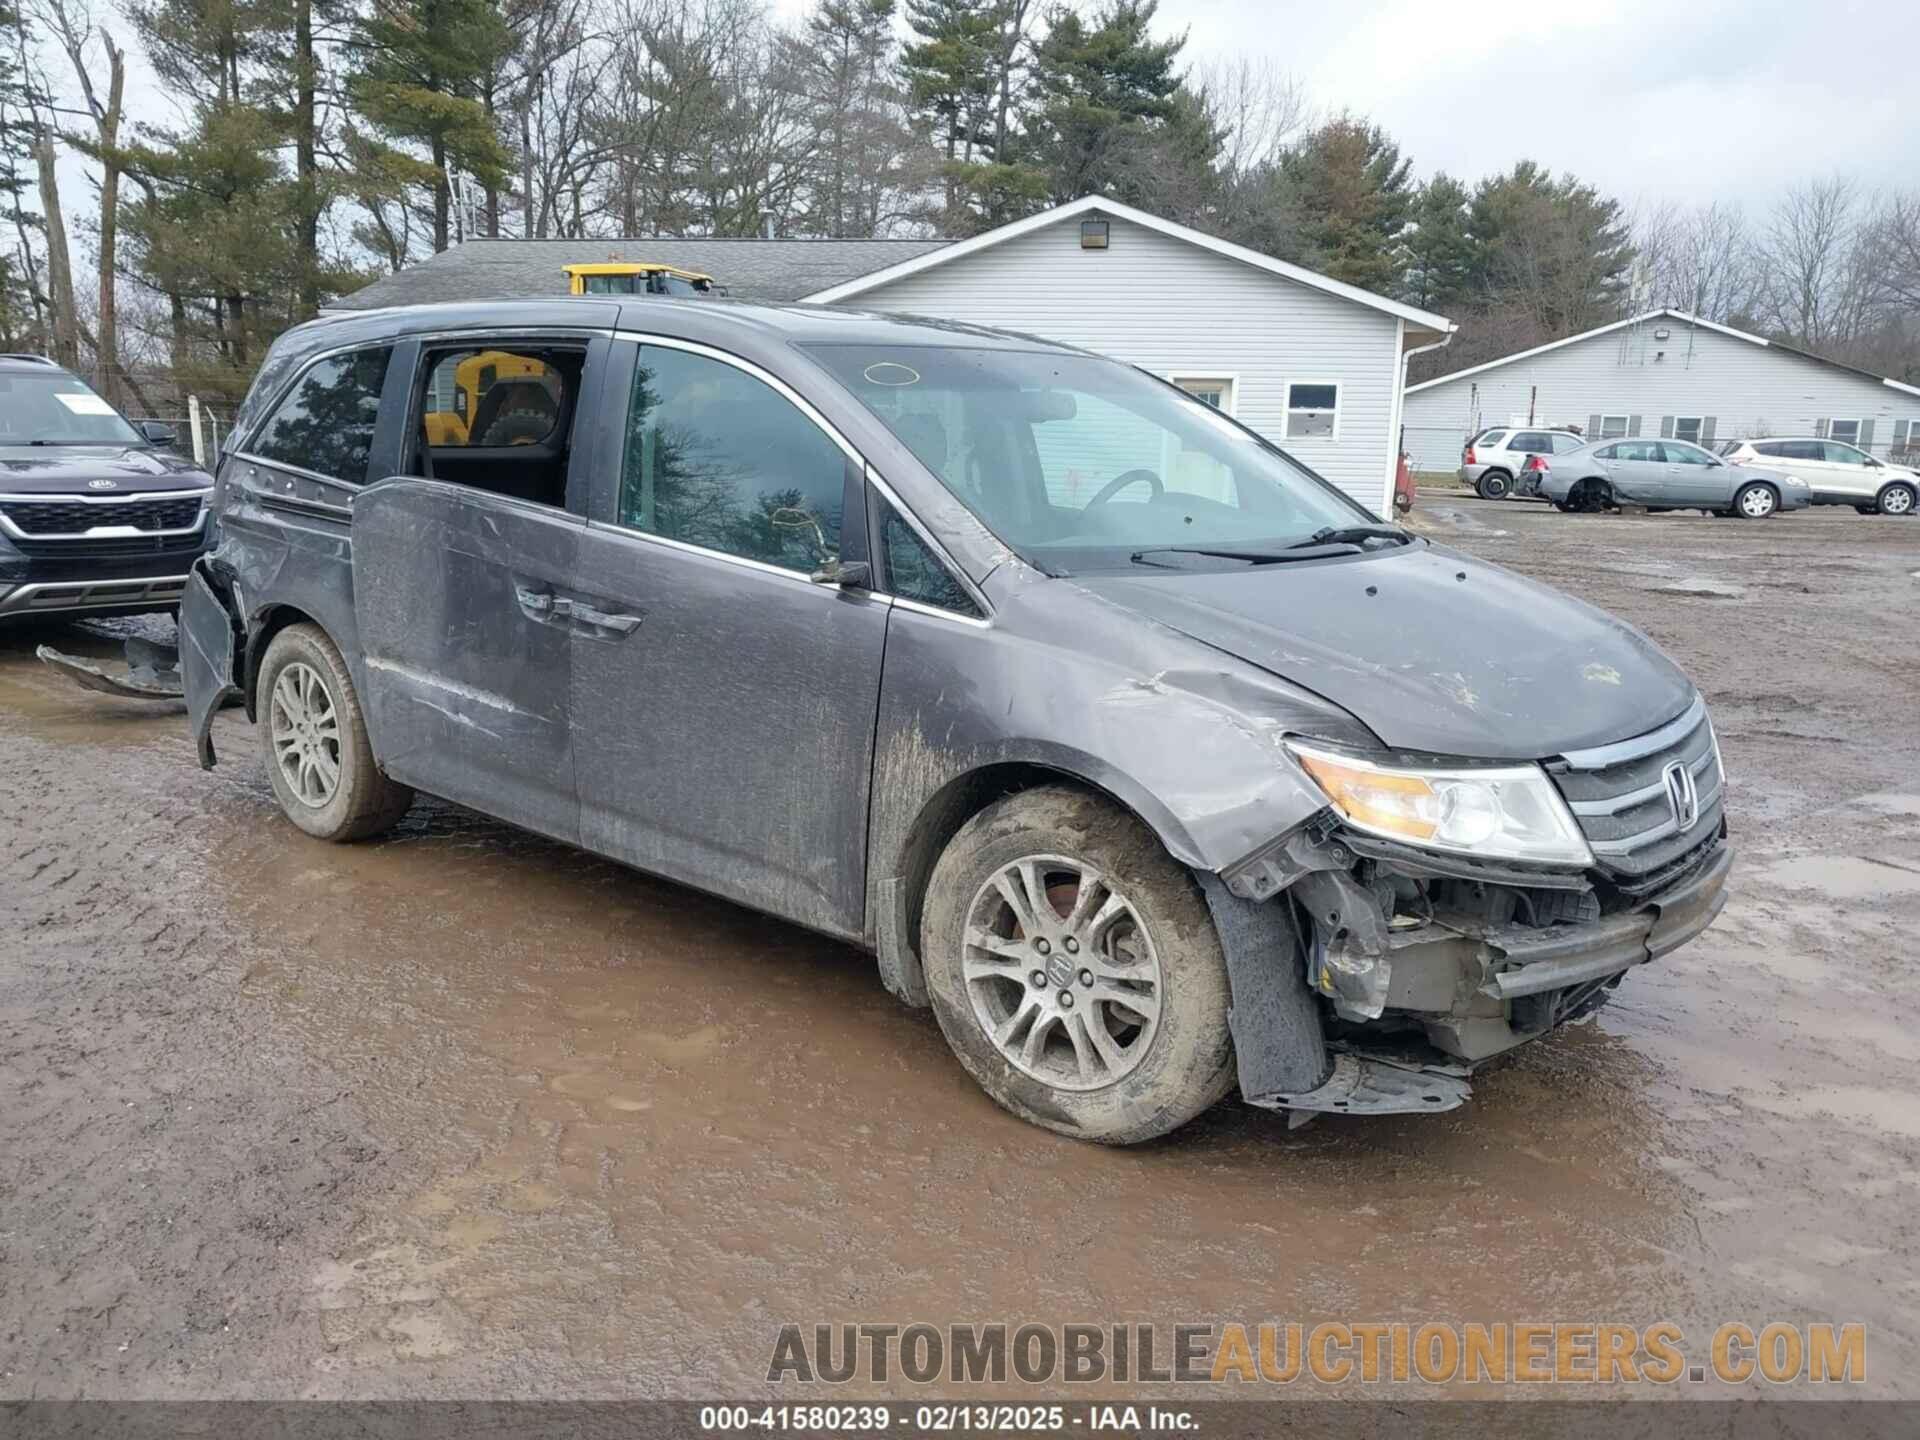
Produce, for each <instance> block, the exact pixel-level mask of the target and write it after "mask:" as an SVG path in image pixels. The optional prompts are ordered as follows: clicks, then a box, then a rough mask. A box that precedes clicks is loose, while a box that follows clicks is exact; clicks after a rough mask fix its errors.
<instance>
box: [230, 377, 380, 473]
mask: <svg viewBox="0 0 1920 1440" xmlns="http://www.w3.org/2000/svg"><path fill="white" fill-rule="evenodd" d="M392 353H393V352H392V350H391V349H389V348H388V347H386V346H384V345H383V346H381V347H379V348H378V349H373V350H352V351H349V352H347V353H346V354H344V355H334V356H331V357H329V358H328V359H325V360H322V361H320V362H319V363H318V364H316V365H314V366H313V367H312V368H310V369H309V370H308V371H307V372H306V374H304V375H302V376H301V377H300V379H299V380H298V381H297V382H295V384H294V387H293V390H292V391H291V392H290V393H289V394H288V395H287V398H286V399H284V400H282V401H281V402H280V405H279V408H277V409H276V410H275V411H274V412H273V415H272V416H271V417H270V418H269V419H268V421H267V423H266V425H265V426H264V427H262V429H261V431H260V434H259V436H258V437H257V438H256V439H255V440H254V442H253V444H252V445H251V446H250V447H249V448H250V449H251V450H252V451H253V453H254V454H256V455H258V456H260V457H261V458H262V459H266V460H277V461H279V462H280V463H281V464H283V465H297V466H299V467H300V468H301V469H303V470H312V471H314V472H315V473H316V474H320V475H331V476H332V477H333V478H334V479H336V480H345V481H347V482H349V483H350V484H354V485H358V484H361V483H362V482H364V481H365V480H366V478H367V459H368V456H369V455H370V454H371V453H372V451H373V422H374V421H375V420H376V419H377V418H378V417H379V413H380V388H381V386H383V385H385V384H386V381H387V359H388V357H389V356H390V355H391V354H392Z"/></svg>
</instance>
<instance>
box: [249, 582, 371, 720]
mask: <svg viewBox="0 0 1920 1440" xmlns="http://www.w3.org/2000/svg"><path fill="white" fill-rule="evenodd" d="M293 625H311V626H313V627H314V628H315V629H317V630H318V631H319V632H320V633H321V634H322V635H325V636H326V637H327V639H328V640H330V641H332V642H333V646H334V648H335V649H336V650H340V648H341V647H340V641H339V638H338V637H337V636H335V635H334V634H333V633H332V632H331V631H329V630H328V629H327V627H326V626H325V625H324V624H323V623H322V622H321V621H319V620H318V619H316V618H315V617H313V616H312V615H309V614H308V613H307V612H306V611H304V610H302V609H300V608H299V607H298V606H296V605H287V604H276V605H268V606H266V607H265V608H263V609H262V610H261V611H260V612H259V614H258V615H257V616H256V617H255V619H254V623H253V624H252V625H250V626H248V627H247V647H246V656H245V660H246V674H245V677H244V683H243V684H242V686H241V691H242V694H243V695H244V697H245V703H246V708H247V719H249V720H251V721H253V722H254V723H255V724H258V723H259V720H260V716H259V714H258V706H257V704H256V699H255V695H254V689H255V682H257V681H258V680H259V678H260V661H261V660H262V659H263V658H264V657H265V656H266V653H267V646H269V645H271V644H272V643H273V637H274V636H276V635H278V634H279V633H280V632H281V631H282V630H285V629H287V628H288V627H290V626H293ZM341 653H342V654H343V655H344V654H345V653H346V652H345V651H344V650H341Z"/></svg>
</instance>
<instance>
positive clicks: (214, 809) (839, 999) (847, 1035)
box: [0, 495, 1920, 1398]
mask: <svg viewBox="0 0 1920 1440" xmlns="http://www.w3.org/2000/svg"><path fill="white" fill-rule="evenodd" d="M1419 517H1420V518H1419V521H1418V523H1419V524H1420V525H1421V526H1422V527H1423V528H1425V529H1426V530H1427V531H1428V532H1429V533H1431V534H1433V535H1434V536H1435V537H1436V538H1439V539H1442V540H1444V541H1446V542H1447V543H1452V544H1457V545H1459V546H1461V547H1463V548H1465V549H1467V550H1470V551H1473V552H1475V553H1478V554H1481V555H1484V556H1486V557H1488V558H1490V559H1493V560H1495V561H1499V562H1501V563H1505V564H1508V565H1511V566H1513V567H1515V568H1516V569H1519V570H1522V571H1525V572H1527V573H1529V574H1532V575H1535V576H1538V577H1540V578H1543V579H1545V580H1548V581H1550V582H1552V583H1554V584H1557V585H1560V586H1563V587H1565V588H1566V589H1568V590H1570V591H1572V592H1574V593H1575V594H1578V595H1580V596H1583V597H1584V598H1586V599H1588V600H1591V601H1593V602H1594V603H1596V604H1599V605H1601V606H1604V607H1606V608H1608V609H1611V610H1613V611H1616V612H1617V613H1619V614H1622V615H1624V616H1626V617H1628V618H1629V619H1631V620H1633V621H1634V622H1635V623H1637V624H1639V625H1640V626H1642V627H1644V628H1645V629H1646V630H1647V631H1648V632H1649V633H1650V634H1651V635H1652V636H1653V637H1654V638H1655V639H1656V640H1657V641H1658V642H1659V643H1660V644H1661V645H1662V646H1664V647H1665V648H1666V649H1667V650H1668V651H1669V652H1670V653H1672V654H1673V655H1674V656H1675V657H1676V658H1677V659H1678V660H1679V661H1680V662H1681V663H1682V664H1683V665H1684V666H1686V667H1687V669H1688V670H1689V671H1690V672H1691V673H1692V674H1693V676H1694V677H1695V678H1696V679H1697V680H1698V681H1699V683H1700V684H1701V686H1702V687H1703V688H1704V690H1705V691H1706V693H1707V696H1708V698H1709V700H1710V701H1711V702H1712V704H1713V706H1714V713H1715V716H1716V720H1717V723H1718V726H1719V730H1720V734H1721V737H1722V741H1723V744H1724V747H1725V750H1726V755H1727V761H1728V765H1729V767H1730V769H1731V776H1732V778H1731V787H1732V798H1731V812H1732V814H1733V816H1734V824H1735V827H1736V844H1737V845H1738V847H1739V859H1738V862H1737V868H1736V872H1735V879H1734V896H1733V899H1732V902H1731V903H1730V904H1729V906H1728V907H1727V910H1726V913H1725V915H1724V917H1723V918H1722V919H1721V920H1720V922H1719V923H1718V924H1717V925H1716V926H1715V927H1714V929H1713V930H1712V931H1710V932H1709V933H1708V934H1707V935H1706V936H1705V937H1704V938H1703V939H1702V940H1700V941H1698V942H1696V943H1695V944H1693V945H1692V946H1690V947H1688V948H1686V949H1684V950H1682V951H1681V952H1679V953H1677V954H1676V955H1674V956H1671V957H1669V958H1668V959H1666V960H1664V961H1661V962H1659V963H1657V964H1655V965H1654V966H1652V967H1649V968H1648V969H1647V970H1645V971H1643V972H1640V973H1638V974H1636V975H1634V976H1632V977H1630V978H1629V979H1628V981H1627V982H1626V983H1625V985H1624V986H1623V987H1622V989H1621V990H1620V992H1619V995H1618V998H1617V999H1616V1000H1615V1002H1614V1003H1613V1004H1612V1005H1611V1006H1610V1007H1609V1008H1608V1009H1606V1010H1605V1011H1603V1012H1602V1013H1601V1014H1600V1016H1599V1017H1598V1018H1597V1019H1596V1020H1594V1021H1593V1022H1591V1023H1588V1024H1585V1025H1582V1026H1578V1027H1575V1028H1573V1029H1571V1030H1568V1031H1564V1032H1562V1033H1561V1034H1559V1035H1557V1036H1555V1037H1553V1038H1551V1039H1549V1040H1547V1041H1545V1042H1543V1043H1541V1044H1538V1045H1536V1046H1533V1047H1530V1048H1529V1049H1527V1050H1525V1051H1523V1052H1521V1053H1520V1054H1519V1055H1518V1056H1517V1057H1515V1058H1514V1059H1512V1060H1511V1061H1510V1062H1508V1063H1506V1064H1505V1065H1503V1066H1501V1067H1499V1068H1496V1069H1494V1070H1491V1071H1489V1072H1487V1073H1486V1074H1485V1075H1484V1076H1483V1077H1482V1078H1481V1079H1480V1080H1478V1081H1477V1082H1476V1092H1475V1098H1474V1100H1473V1101H1472V1103H1470V1104H1469V1105H1468V1106H1467V1107H1465V1108H1463V1109H1461V1110H1458V1111H1455V1112H1453V1113H1451V1114H1449V1115H1446V1116H1444V1117H1421V1118H1408V1119H1404V1120H1401V1119H1391V1120H1373V1121H1366V1120H1359V1119H1328V1120H1322V1121H1320V1122H1318V1123H1316V1124H1314V1125H1312V1126H1310V1127H1308V1128H1306V1129H1302V1130H1298V1131H1291V1132H1290V1131H1289V1130H1288V1129H1287V1128H1286V1124H1285V1121H1284V1119H1283V1118H1281V1117H1279V1116H1275V1115H1271V1114H1266V1113H1263V1112H1258V1111H1253V1110H1250V1109H1247V1108H1245V1107H1243V1106H1241V1105H1239V1104H1237V1103H1229V1104H1228V1105H1225V1106H1223V1107H1221V1108H1220V1109H1219V1110H1217V1111H1215V1112H1214V1113H1212V1114H1211V1115H1209V1116H1208V1117H1206V1118H1205V1119H1204V1120H1202V1121H1201V1122H1199V1123H1198V1124H1196V1125H1194V1126H1193V1127H1191V1128H1190V1129H1188V1130H1187V1131H1185V1132H1183V1133H1182V1134H1180V1135H1178V1136H1175V1137H1173V1138H1172V1139H1171V1140H1169V1141H1166V1142H1162V1143H1160V1144H1157V1145H1154V1146H1150V1147H1146V1148H1144V1149H1140V1150H1135V1151H1125V1152H1115V1151H1106V1150H1100V1149H1096V1148H1092V1147H1088V1146H1084V1145H1080V1144H1076V1143H1074V1142H1071V1141H1068V1140H1064V1139H1061V1138H1058V1137H1056V1136H1053V1135H1049V1134H1046V1133H1043V1132H1041V1131H1039V1130H1036V1129H1032V1128H1029V1127H1027V1126H1025V1125H1023V1124H1021V1123H1019V1122H1018V1121H1016V1120H1014V1119H1012V1118H1011V1117H1009V1116H1007V1115H1005V1114H1003V1113H1001V1112H1000V1111H999V1110H998V1109H996V1108H995V1107H994V1106H993V1105H992V1104H991V1102H989V1101H988V1100H987V1099H986V1098H985V1097H984V1096H983V1095H981V1094H979V1093H978V1092H977V1091H976V1090H975V1089H974V1087H973V1086H972V1084H971V1083H970V1082H969V1081H968V1080H967V1079H966V1077H965V1076H964V1075H963V1074H962V1073H961V1071H960V1068H959V1066H958V1065H957V1064H956V1063H955V1062H954V1061H953V1060H952V1059H951V1057H950V1056H949V1055H948V1054H947V1052H946V1050H945V1048H944V1046H943V1045H942V1043H941V1040H940V1037H939V1034H938V1032H937V1031H936V1029H935V1027H934V1025H933V1023H932V1021H931V1020H930V1019H929V1018H927V1017H925V1016H924V1015H920V1014H914V1013H910V1012H908V1011H905V1010H903V1009H901V1008H900V1007H899V1006H898V1005H896V1004H895V1003H894V1002H893V1001H892V1000H890V999H889V998H888V997H887V996H886V995H885V994H884V993H883V992H882V991H881V989H880V986H879V984H878V982H877V981H876V979H875V977H874V974H873V970H872V966H871V963H870V961H869V960H868V959H866V958H865V957H863V956H861V955H859V954H857V953H855V952H853V951H851V950H849V949H846V948H844V947H841V946H838V945H836V944H833V943H831V942H828V941H825V940H822V939H820V938H818V937H815V936H813V935H810V934H807V933H804V932H802V931H798V930H794V929H789V928H786V927H784V926H781V925H778V924H775V923H772V922H769V921H766V920H763V919H761V918H759V917H757V916H754V915H752V914H749V913H747V912H744V911H741V910H738V909H735V908H733V907H731V906H728V905H726V904H724V903H721V902H718V901H714V900H710V899H706V898H703V897H701V896H699V895H696V894H693V893H691V892H688V891H685V890H682V889H679V888H676V887H674V886H671V885H667V884H664V883H659V882H655V881H652V880H649V879H647V878H645V877H643V876H639V875H635V874H633V873H631V872H628V871H624V870H622V869H620V868H618V867H616V866H613V865H610V864H606V863H603V862H601V861H598V860H595V859H592V858H590V857H587V856H584V855H582V854H579V853H577V852H574V851H571V850H568V849H565V848H564V847H561V846H557V845H552V844H548V843H546V842H543V841H539V840H535V839H530V838H528V837H526V836H522V835H518V834H515V833H513V832H510V831H507V830H505V829H503V828H502V827H500V826H497V825H495V824H492V823H491V822H488V821H485V820H482V819H479V818H478V817H475V816H473V815H471V814H468V813H466V812H463V811H459V810H456V809H454V808H452V807H448V806H443V805H435V804H428V803H425V802H423V803H422V804H421V805H419V806H418V807H417V808H416V809H415V811H414V813H413V814H412V816H411V817H410V818H409V820H408V821H407V823H406V825H405V827H404V828H403V829H402V831H401V832H400V833H398V834H397V835H396V836H394V837H393V838H391V839H390V840H388V841H386V842H384V843H379V844H372V845H365V846H358V847H351V848H334V847H329V846H325V845H321V844H318V843H315V842H313V841H310V840H307V839H306V838H304V837H303V836H301V835H300V834H299V833H298V832H296V831H295V830H294V829H293V828H292V827H291V826H290V825H288V824H287V823H286V822H285V821H284V820H282V818H281V817H280V815H279V812H278V810H277V809H276V808H275V805H274V802H273V799H272V796H271V793H270V792H269V790H268V788H267V785H266V782H265V780H264V777H263V776H262V775H261V773H260V771H259V769H258V763H257V760H256V758H255V753H256V752H255V750H254V748H253V743H252V736H251V735H250V733H249V732H248V727H247V725H246V722H245V719H244V717H242V716H241V715H239V714H238V713H236V712H229V713H227V714H226V715H224V716H223V717H222V718H221V720H220V722H219V735H218V739H219V741H220V743H221V747H222V753H223V754H224V755H225V756H226V757H228V759H227V763H226V764H224V765H222V766H221V768H220V769H218V770H217V771H215V772H214V773H213V774H211V775H208V774H203V773H202V772H201V771H199V770H198V769H197V768H196V766H195V765H194V762H193V757H192V754H191V752H190V748H189V746H188V743H187V740H186V738H185V733H184V726H183V723H182V720H181V717H180V716H179V714H178V713H177V712H170V711H168V710H167V709H166V707H159V708H156V707H153V706H148V705H142V704H139V703H137V702H122V701H117V700H113V699H109V698H106V697H101V696H96V695H91V694H87V693H84V692H82V691H80V690H78V689H75V688H72V687H70V686H69V685H68V684H67V683H66V682H64V681H62V680H61V679H59V678H58V677H56V676H55V675H53V674H52V673H51V672H49V671H47V670H45V669H44V668H43V667H42V666H40V665H39V664H38V663H37V662H36V661H35V660H34V659H33V648H34V646H35V645H36V644H38V643H42V642H49V641H50V642H52V643H55V644H57V645H59V646H61V647H63V648H68V649H76V650H86V651H90V652H91V653H96V654H101V655H105V654H109V653H111V652H112V650H113V649H114V648H115V645H114V636H115V635H116V634H117V633H120V632H124V631H125V630H126V629H127V628H129V626H130V625H132V624H133V623H134V622H123V623H120V624H110V623H103V624H98V625H93V626H86V627H81V626H74V627H67V628H62V629H58V630H42V631H26V632H22V631H18V630H15V631H8V632H4V633H0V747H3V749H4V755H5V760H6V763H5V765H4V766H3V767H0V836H3V837H4V844H3V845H0V857H4V878H3V879H0V907H3V909H4V924H3V925H0V936H3V937H4V938H0V1095H4V1096H5V1097H6V1098H5V1103H4V1105H0V1398H19V1397H68V1396H79V1395H85V1396H93V1397H131V1396H153V1397H212V1396H243V1397H252V1396H259V1397H279V1396H347V1395H351V1396H394V1397H399V1396H463V1397H486V1396H508V1395H512V1396H532V1395H577V1396H682V1397H697V1396H714V1395H724V1394H735V1395H739V1394H747V1393H757V1392H760V1391H762V1390H764V1389H765V1384H764V1379H763V1377H764V1374H765V1371H766V1367H767V1363H768V1359H769V1356H770V1354H771V1350H772V1345H773V1341H774V1338H775V1335H776V1333H777V1330H778V1327H779V1325H780V1324H781V1323H782V1322H784V1321H788V1320H798V1321H802V1322H805V1323H808V1324H811V1323H814V1322H816V1321H827V1320H833V1321H848V1322H851V1321H867V1320H872V1321H899V1322H906V1321H911V1320H928V1321H933V1322H936V1323H940V1324H945V1323H948V1322H986V1321H993V1320H1008V1321H1016V1322H1017V1321H1025V1320H1037V1321H1041V1322H1044V1323H1063V1322H1067V1321H1080V1320H1089V1319H1097V1320H1105V1321H1108V1322H1119V1321H1136V1322H1138V1321H1146V1320H1156V1321H1159V1322H1162V1323H1163V1324H1167V1325H1171V1324H1172V1323H1174V1322H1175V1321H1180V1322H1205V1321H1210V1320H1213V1321H1242V1322H1246V1323H1253V1322H1256V1321H1262V1320H1272V1319H1282V1320H1287V1319H1298V1320H1303V1321H1306V1322H1309V1323H1311V1322H1314V1321H1318V1320H1321V1319H1344V1320H1350V1321H1351V1320H1355V1319H1377V1320H1381V1321H1395V1320H1407V1321H1413V1322H1416V1323H1418V1322H1424V1321H1427V1320H1436V1319H1437V1320H1451V1321H1460V1322H1466V1321H1491V1320H1509V1321H1513V1320H1574V1319H1597V1320H1604V1321H1621V1322H1626V1323H1632V1324H1638V1325H1645V1324H1649V1323H1652V1322H1654V1321H1657V1320H1673V1321H1675V1322H1677V1323H1679V1324H1681V1325H1682V1326H1684V1327H1685V1329H1686V1331H1687V1334H1688V1335H1689V1337H1697V1343H1703V1342H1704V1337H1705V1336H1706V1335H1707V1334H1708V1333H1709V1332H1710V1331H1711V1330H1712V1329H1713V1327H1714V1326H1715V1325H1717V1324H1719V1323H1720V1322H1721V1321H1723V1320H1729V1319H1744V1320H1747V1321H1749V1322H1750V1323H1752V1324H1753V1325H1754V1326H1755V1328H1756V1329H1757V1328H1758V1327H1759V1326H1760V1325H1761V1324H1762V1323H1764V1322H1767V1321H1771V1320H1776V1319H1777V1320H1788V1321H1813V1320H1829V1319H1831V1320H1857V1321H1862V1322H1865V1324H1866V1325H1867V1326H1868V1335H1869V1343H1868V1385H1867V1387H1866V1389H1867V1390H1868V1391H1869V1392H1870V1393H1873V1394H1876V1395H1887V1396H1893V1395H1900V1396H1905V1397H1908V1398H1920V1380H1916V1378H1915V1377H1916V1376H1920V1363H1916V1362H1920V1265H1917V1264H1916V1258H1920V1228H1917V1226H1920V1222H1916V1219H1915V1210H1914V1206H1913V1204H1912V1200H1913V1196H1914V1195H1915V1194H1916V1193H1920V981H1916V977H1915V963H1916V945H1915V936H1916V933H1920V773H1917V772H1916V769H1915V739H1916V724H1917V723H1920V650H1917V649H1916V633H1915V629H1916V627H1915V623H1914V622H1915V619H1916V617H1920V521H1916V520H1906V521H1895V520H1887V519H1879V518H1862V517H1860V516H1857V515H1855V514H1853V513H1852V512H1851V511H1847V512H1831V511H1820V512H1815V513H1812V514H1807V515H1796V516H1790V517H1784V518H1781V519H1777V520H1773V521H1769V522H1765V523H1760V524H1751V523H1742V522H1735V521H1725V520H1714V519H1708V518H1705V517H1696V516H1691V515H1687V516H1661V517H1644V516H1642V517H1633V516H1622V517H1569V516H1562V515H1558V514H1555V513H1554V512H1552V511H1551V510H1549V509H1548V508H1546V507H1545V506H1542V505H1536V504H1529V503H1525V502H1510V503H1507V504H1502V505H1488V504H1484V503H1481V502H1478V501H1469V500H1461V499H1458V498H1454V497H1442V496H1437V495H1435V496H1426V497H1423V501H1422V509H1421V511H1420V512H1419ZM138 624H139V626H140V628H143V629H144V630H146V631H149V632H151V633H155V634H165V633H166V631H167V629H168V628H169V627H167V626H166V625H165V624H164V622H153V621H145V622H138ZM1485 638H1486V642H1487V643H1488V644H1493V645H1497V644H1498V643H1499V636H1498V633H1497V632H1492V633H1489V634H1488V635H1487V636H1486V637H1485ZM1713 1388H1714V1387H1712V1386H1711V1385H1707V1386H1699V1387H1692V1388H1691V1389H1689V1388H1688V1387H1686V1386H1681V1387H1676V1389H1678V1390H1680V1391H1684V1392H1685V1393H1688V1394H1698V1393H1711V1392H1712V1390H1713ZM882 1389H885V1390H891V1391H892V1392H893V1393H899V1394H903V1395H906V1394H912V1393H915V1392H913V1390H912V1388H911V1387H909V1386H906V1385H905V1384H904V1383H898V1384H896V1385H894V1386H891V1387H882ZM1401 1393H1402V1394H1405V1393H1406V1392H1405V1391H1404V1390H1403V1391H1402V1392H1401ZM1556 1393H1557V1395H1558V1396H1559V1398H1566V1391H1564V1390H1561V1391H1558V1392H1556ZM1669 1393H1673V1392H1669ZM815 1398H827V1397H825V1396H816V1397H815ZM836 1398H837V1397H836ZM1186 1398H1191V1395H1190V1394H1189V1395H1188V1396H1187V1397H1186Z"/></svg>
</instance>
